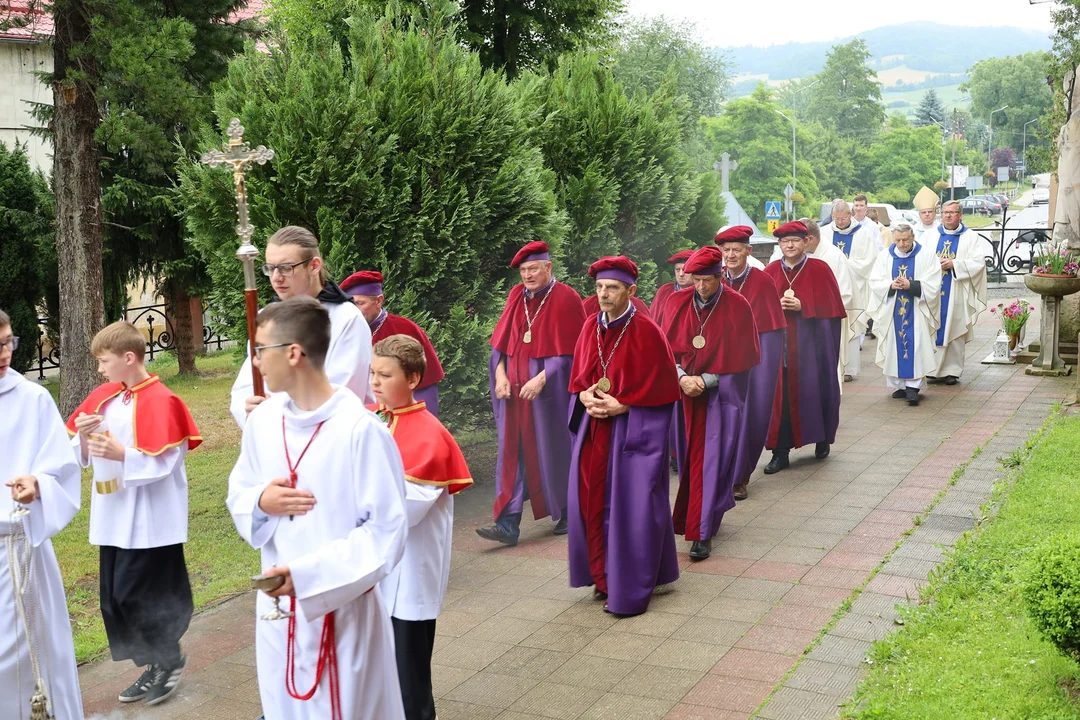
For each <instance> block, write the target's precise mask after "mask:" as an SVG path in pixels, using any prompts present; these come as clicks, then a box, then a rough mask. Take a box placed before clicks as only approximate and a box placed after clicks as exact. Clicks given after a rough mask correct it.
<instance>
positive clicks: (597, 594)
mask: <svg viewBox="0 0 1080 720" xmlns="http://www.w3.org/2000/svg"><path fill="white" fill-rule="evenodd" d="M592 596H593V600H607V593H606V592H604V591H603V590H601V589H600V588H598V587H594V588H593V591H592Z"/></svg>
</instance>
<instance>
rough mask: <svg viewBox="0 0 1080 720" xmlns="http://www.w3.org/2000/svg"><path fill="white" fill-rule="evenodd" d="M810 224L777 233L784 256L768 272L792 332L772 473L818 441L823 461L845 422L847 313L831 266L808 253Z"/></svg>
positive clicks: (771, 441) (776, 412) (773, 437)
mask: <svg viewBox="0 0 1080 720" xmlns="http://www.w3.org/2000/svg"><path fill="white" fill-rule="evenodd" d="M806 234H807V233H806V226H805V225H804V224H802V223H801V222H789V223H785V224H784V225H781V226H780V227H778V228H777V229H776V230H775V232H773V235H775V236H776V238H777V239H778V241H779V244H780V251H781V252H782V253H783V258H782V259H781V260H780V261H779V262H774V263H771V264H770V265H769V266H768V267H767V268H765V273H766V274H767V275H768V276H769V277H770V278H772V280H773V284H774V285H775V286H776V290H777V292H779V293H780V295H781V298H780V306H781V307H782V308H783V310H784V316H785V318H786V320H787V328H786V330H785V331H784V355H783V363H782V367H781V368H780V373H779V377H778V379H777V382H778V385H779V387H778V388H777V391H776V396H775V399H774V401H773V413H772V421H771V423H770V425H769V436H768V439H767V440H766V443H765V446H766V447H767V448H770V449H771V450H772V451H773V456H772V460H770V461H769V464H768V465H767V466H766V467H765V473H766V474H769V475H771V474H773V473H777V472H780V471H781V470H783V469H784V468H786V467H788V464H789V461H788V455H789V453H790V451H791V449H792V448H798V447H802V446H803V445H808V444H810V443H814V456H815V457H817V458H818V459H819V460H820V459H822V458H825V457H828V455H829V446H830V445H831V444H832V443H833V442H834V441H835V440H836V428H837V426H838V425H839V424H840V383H839V382H838V380H837V376H836V366H837V363H838V362H839V349H840V331H841V323H842V321H843V318H844V317H845V316H846V315H847V311H846V310H845V309H844V303H843V300H842V299H841V298H840V289H839V288H838V287H837V285H836V278H835V277H833V274H832V271H831V270H829V266H828V265H826V264H825V263H824V262H822V261H821V260H818V259H817V258H813V257H810V256H808V255H807V254H806Z"/></svg>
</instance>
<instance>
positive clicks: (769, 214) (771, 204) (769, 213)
mask: <svg viewBox="0 0 1080 720" xmlns="http://www.w3.org/2000/svg"><path fill="white" fill-rule="evenodd" d="M765 219H766V220H779V219H780V201H779V200H766V201H765Z"/></svg>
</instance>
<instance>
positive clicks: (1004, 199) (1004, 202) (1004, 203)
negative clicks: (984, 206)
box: [993, 193, 1009, 210]
mask: <svg viewBox="0 0 1080 720" xmlns="http://www.w3.org/2000/svg"><path fill="white" fill-rule="evenodd" d="M993 196H994V197H995V198H997V201H998V202H999V203H1001V209H1002V210H1005V209H1007V208H1008V207H1009V196H1008V195H1007V194H1005V193H994V195H993Z"/></svg>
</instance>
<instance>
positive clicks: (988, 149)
mask: <svg viewBox="0 0 1080 720" xmlns="http://www.w3.org/2000/svg"><path fill="white" fill-rule="evenodd" d="M1008 107H1009V106H1008V105H1003V106H1002V107H999V108H998V109H997V110H994V111H993V112H991V113H990V119H989V121H988V122H987V123H986V126H987V129H988V130H989V131H990V135H989V137H988V139H987V141H986V169H987V170H993V169H994V168H992V167H990V153H992V152H993V151H994V113H996V112H1001V111H1002V110H1006V109H1008Z"/></svg>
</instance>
